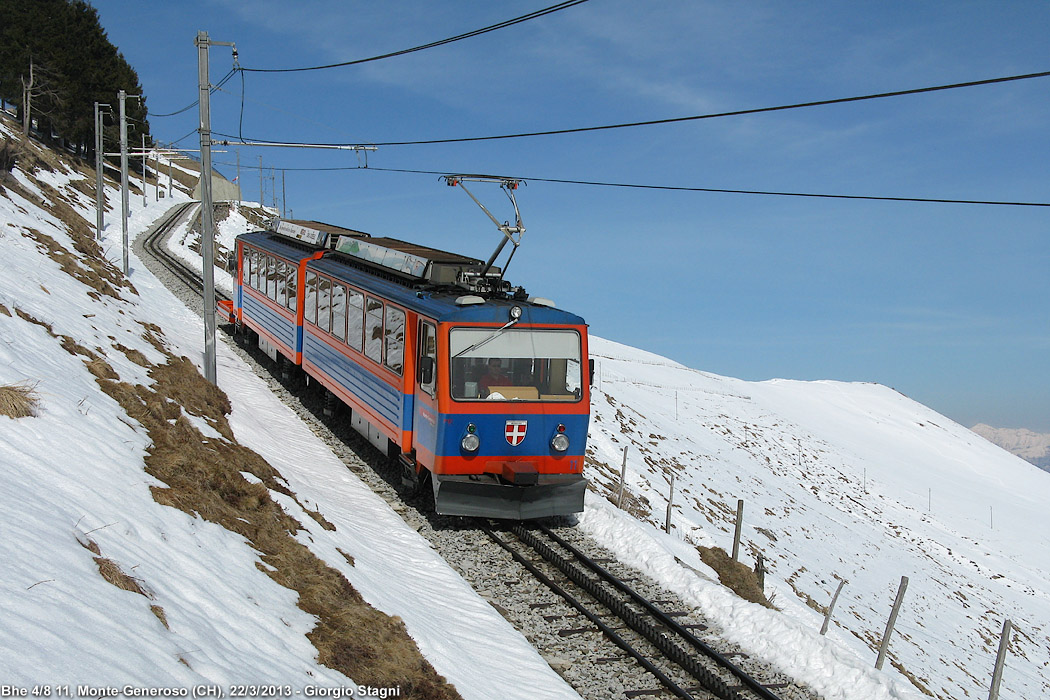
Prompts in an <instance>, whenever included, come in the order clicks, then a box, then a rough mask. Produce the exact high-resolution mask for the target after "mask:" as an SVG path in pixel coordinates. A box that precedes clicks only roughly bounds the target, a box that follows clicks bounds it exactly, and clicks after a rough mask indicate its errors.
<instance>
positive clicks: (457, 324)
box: [221, 219, 590, 519]
mask: <svg viewBox="0 0 1050 700" xmlns="http://www.w3.org/2000/svg"><path fill="white" fill-rule="evenodd" d="M268 228H269V230H266V231H257V232H254V233H246V234H242V235H241V236H238V237H237V239H236V251H235V254H236V274H235V280H234V284H235V290H234V298H233V300H232V301H230V302H225V303H224V305H223V306H222V307H221V311H222V312H223V313H224V314H225V316H226V317H227V319H228V320H229V321H230V322H231V323H234V324H236V326H237V330H238V331H242V332H250V333H251V334H252V335H253V336H257V337H258V341H257V342H258V344H259V346H260V347H261V348H263V349H264V350H265V351H266V352H267V353H268V354H269V355H270V356H271V357H272V358H273V359H275V360H278V359H280V358H284V359H283V360H281V361H282V362H287V363H291V364H294V365H297V366H299V367H300V368H301V369H302V371H303V372H305V373H306V375H308V376H309V377H310V378H311V379H312V380H313V381H317V382H319V383H320V384H321V385H323V387H324V388H325V390H326V392H328V396H329V397H336V398H338V399H339V400H341V401H342V402H343V403H345V404H346V406H348V407H349V408H350V422H351V425H352V426H353V427H354V428H355V429H356V430H357V431H358V432H359V433H361V434H362V435H363V436H365V437H366V438H367V439H368V440H369V441H370V442H371V443H372V444H374V445H375V446H376V447H377V448H379V449H380V450H382V451H383V452H385V453H387V454H388V455H389V456H390V457H391V458H394V459H396V460H398V461H399V463H400V464H401V469H402V480H403V482H404V483H405V484H406V485H407V486H410V487H416V488H423V487H425V486H426V485H427V484H428V483H429V485H430V487H431V488H432V489H433V494H434V504H435V510H436V511H437V512H438V513H441V514H448V515H464V516H476V517H493V518H506V519H529V518H538V517H543V516H550V515H565V514H569V513H575V512H579V511H582V510H583V499H584V493H585V491H586V486H587V482H586V480H585V479H584V476H583V466H584V454H585V451H586V441H587V424H588V419H589V407H590V371H589V368H590V364H589V362H588V356H587V326H586V324H585V322H584V320H583V319H582V318H580V317H579V316H577V315H575V314H572V313H569V312H567V311H562V310H560V309H557V308H555V306H554V304H553V303H552V302H550V301H549V300H546V299H541V298H535V297H529V296H527V295H526V294H525V292H524V290H523V289H521V288H520V287H519V288H514V287H511V286H510V284H509V283H508V282H506V281H504V280H503V277H502V274H501V273H500V270H499V268H495V267H493V266H492V264H491V263H492V261H491V260H490V261H489V262H488V263H487V264H486V263H485V262H483V261H481V260H477V259H474V258H470V257H466V256H462V255H457V254H454V253H448V252H445V251H440V250H436V249H433V248H428V247H423V246H418V245H414V244H410V243H406V242H404V241H400V240H397V239H392V238H376V237H372V236H370V235H369V234H366V233H362V232H360V231H354V230H350V229H344V228H339V227H334V226H330V225H327V224H320V223H318V222H313V221H287V220H284V221H282V220H280V219H275V220H274V221H273V222H271V224H270V226H269V227H268Z"/></svg>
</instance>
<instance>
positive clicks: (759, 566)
mask: <svg viewBox="0 0 1050 700" xmlns="http://www.w3.org/2000/svg"><path fill="white" fill-rule="evenodd" d="M755 578H757V579H758V590H760V591H762V595H765V594H766V560H765V557H763V556H762V555H761V554H759V555H758V556H757V557H756V559H755Z"/></svg>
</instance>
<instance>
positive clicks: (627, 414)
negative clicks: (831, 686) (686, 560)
mask: <svg viewBox="0 0 1050 700" xmlns="http://www.w3.org/2000/svg"><path fill="white" fill-rule="evenodd" d="M591 351H592V354H593V356H594V357H595V358H596V360H597V364H598V368H597V370H596V384H597V387H596V389H597V392H596V398H595V400H594V405H593V408H594V421H595V423H594V426H593V427H592V431H591V436H592V442H591V449H592V452H591V459H592V461H593V465H594V470H593V471H592V472H591V474H592V476H593V477H595V478H596V480H597V481H598V482H599V483H600V484H601V486H602V488H603V491H604V492H605V493H607V494H614V493H615V491H616V488H617V484H618V479H619V471H620V465H621V463H622V458H623V448H624V447H625V446H627V447H628V458H627V462H628V466H627V486H628V488H629V490H630V492H631V494H632V495H633V496H634V498H633V499H632V503H631V510H632V512H635V513H636V514H638V515H640V516H641V517H643V518H647V519H648V520H649V521H650V522H652V523H653V524H654V525H662V524H663V522H664V517H665V512H666V502H667V492H668V478H669V477H670V476H671V475H674V476H675V478H676V481H675V490H676V494H677V495H676V497H675V506H674V515H673V523H674V527H675V530H674V532H675V534H676V535H677V536H678V537H680V538H685V539H687V540H689V541H692V542H696V543H697V544H703V545H710V544H718V545H720V546H722V547H724V548H726V549H727V550H728V549H729V548H730V547H731V542H732V537H733V524H734V520H735V511H736V501H737V499H743V500H744V501H745V509H746V510H745V515H744V520H745V527H744V537H743V539H744V541H745V542H746V545H745V549H744V551H745V552H747V559H748V560H749V563H750V562H751V561H753V557H754V555H756V554H758V553H761V554H762V555H763V557H764V558H765V560H766V565H767V567H768V568H769V570H770V571H771V572H772V576H770V577H767V579H766V580H767V586H768V585H771V586H772V588H773V589H774V591H775V602H776V603H778V604H780V605H781V606H782V607H783V608H784V609H785V610H786V611H788V612H789V613H791V614H792V615H795V616H797V617H798V618H799V619H801V620H805V621H806V624H808V625H811V626H812V627H814V628H819V627H820V625H821V622H822V617H823V616H822V612H823V610H824V606H826V605H827V604H828V603H829V602H830V599H831V596H832V594H833V593H834V591H835V588H836V586H837V583H838V582H837V578H843V579H846V580H847V581H848V583H847V584H846V586H845V587H844V589H843V592H842V596H841V597H840V599H839V601H838V603H837V605H836V608H835V614H834V618H833V623H832V627H831V630H830V631H829V633H828V636H829V637H830V638H831V639H834V640H836V641H838V642H840V643H841V644H843V645H846V646H849V647H850V648H852V649H853V650H854V651H855V652H856V653H857V654H859V655H860V656H862V657H865V658H868V659H870V661H871V662H873V661H874V658H875V655H876V651H875V650H876V649H877V645H878V643H879V641H880V640H881V637H882V632H883V627H884V625H885V622H886V619H887V617H888V614H889V610H890V607H891V605H892V603H893V599H894V596H895V594H896V591H897V586H898V583H899V581H900V577H901V576H908V577H909V581H910V583H909V587H908V589H907V594H906V597H905V602H904V606H903V608H902V612H901V615H900V618H899V619H898V622H897V628H896V629H897V633H896V635H895V636H894V637H893V641H892V644H891V646H890V650H891V653H890V660H891V663H892V664H893V666H894V667H895V668H897V669H898V670H899V671H900V672H901V673H902V674H904V675H905V676H906V677H907V678H908V679H909V681H911V682H912V683H913V684H914V686H915V687H916V688H918V689H920V690H921V691H922V692H924V693H932V694H933V695H935V696H936V697H941V698H964V697H971V698H977V697H982V698H983V697H987V693H988V679H989V677H990V675H991V669H992V666H993V662H994V658H995V652H996V648H997V644H998V639H999V635H1000V632H1001V629H1002V624H1003V619H1004V618H1010V619H1011V620H1012V621H1013V623H1014V624H1015V625H1016V626H1018V628H1019V629H1020V630H1023V632H1021V633H1018V634H1017V635H1016V636H1015V637H1014V639H1013V643H1012V645H1011V647H1010V650H1011V654H1012V656H1011V658H1010V660H1009V662H1008V670H1007V672H1006V678H1005V679H1004V689H1003V691H1002V695H1001V697H1017V698H1034V697H1046V696H1047V695H1048V693H1050V669H1048V659H1050V636H1048V635H1050V587H1048V585H1047V574H1048V572H1050V542H1048V540H1047V537H1046V533H1047V532H1050V510H1048V509H1047V507H1046V504H1047V503H1048V502H1050V475H1048V474H1046V473H1045V472H1041V471H1039V470H1038V469H1036V468H1035V467H1033V466H1032V465H1030V464H1028V463H1026V462H1024V461H1022V460H1021V459H1019V458H1017V457H1014V456H1013V455H1010V454H1008V453H1006V452H1004V451H1003V450H1001V449H999V448H997V447H995V446H994V445H992V444H991V443H989V442H987V441H985V440H984V439H982V438H980V437H978V436H977V435H975V434H974V433H972V432H970V431H969V430H967V429H966V428H964V427H962V426H960V425H958V424H955V423H953V422H952V421H950V420H949V419H947V418H945V417H944V416H941V415H939V414H937V413H935V412H934V411H932V410H930V409H928V408H926V407H925V406H922V405H920V404H918V403H916V402H914V401H912V400H910V399H908V398H907V397H905V396H903V395H901V394H899V393H897V392H895V391H893V390H892V389H889V388H887V387H884V386H879V385H875V384H847V383H841V382H797V381H785V380H773V381H768V382H745V381H740V380H736V379H731V378H726V377H718V376H715V375H711V374H707V373H704V372H699V371H696V370H693V369H689V368H687V367H683V366H681V365H679V364H677V363H674V362H672V361H670V360H666V359H664V358H660V357H658V356H655V355H652V354H650V353H645V352H642V351H639V350H635V349H632V348H628V347H625V346H622V345H618V344H616V343H611V342H608V341H600V340H597V339H596V340H595V341H594V343H593V344H592V347H591ZM803 604H804V605H807V606H809V608H812V610H810V609H809V608H807V607H803ZM742 643H744V644H745V645H746V646H754V642H753V641H751V642H750V643H749V642H748V641H742ZM1007 688H1009V690H1007Z"/></svg>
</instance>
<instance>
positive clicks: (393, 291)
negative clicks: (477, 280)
mask: <svg viewBox="0 0 1050 700" xmlns="http://www.w3.org/2000/svg"><path fill="white" fill-rule="evenodd" d="M296 223H297V224H298V223H299V222H296ZM332 228H339V227H332ZM343 230H348V229H343ZM356 233H361V232H356ZM238 238H239V239H241V240H243V241H245V242H248V243H251V244H252V245H253V246H256V247H258V248H260V249H263V250H266V251H268V252H272V253H273V254H275V255H279V256H281V257H283V258H285V259H288V260H294V261H296V262H298V261H301V260H303V259H304V258H308V257H312V256H314V255H315V254H316V253H318V252H320V251H321V250H323V249H322V248H319V247H317V246H316V245H311V244H309V243H306V242H301V241H300V240H298V239H296V240H293V239H291V238H288V237H286V236H282V235H277V234H276V233H274V232H272V231H256V232H254V233H245V234H241V235H240V236H238ZM342 243H343V244H344V245H343V246H341V248H346V249H343V250H341V249H340V247H337V248H336V249H335V250H334V251H333V250H326V251H325V254H324V257H322V258H319V259H317V260H312V261H310V263H309V265H308V267H309V268H311V269H316V270H318V271H319V272H323V273H324V274H326V275H329V276H331V277H333V278H336V279H339V280H342V281H345V282H347V283H349V284H352V285H354V286H356V287H359V288H363V289H366V290H369V291H372V292H374V293H376V294H377V295H378V296H382V297H384V298H386V299H389V300H391V301H393V302H395V303H397V304H399V305H401V306H404V307H406V308H409V309H412V310H413V311H416V312H417V313H421V314H425V315H427V316H429V317H431V318H434V319H436V320H439V321H460V322H465V323H501V324H502V323H506V322H507V320H508V319H509V314H510V309H511V308H512V307H514V306H519V307H521V309H522V312H523V313H522V323H538V324H569V325H584V324H585V321H584V320H583V319H582V318H581V317H579V316H577V315H576V314H573V313H570V312H568V311H563V310H561V309H557V308H555V307H554V305H553V302H550V301H549V300H545V299H535V298H520V295H518V298H515V297H514V296H509V295H506V296H505V295H501V294H497V295H488V296H487V297H482V296H476V295H474V294H471V292H470V291H469V290H467V289H464V288H461V287H458V286H456V284H455V283H456V279H457V277H458V273H459V272H461V271H463V270H475V269H479V268H480V266H483V265H484V263H482V262H481V261H480V260H477V259H475V258H469V257H467V256H463V255H458V254H456V253H449V252H447V251H442V250H438V249H436V248H428V247H426V246H419V245H416V244H413V243H408V242H405V241H400V240H398V239H394V238H374V237H371V236H369V235H368V234H363V235H362V236H361V238H359V239H354V240H353V241H345V240H344V241H342ZM351 243H356V244H358V245H357V250H356V251H352V252H351V251H349V250H348V249H349V246H350V244H351ZM370 244H376V247H375V248H374V249H373V248H369V247H368V245H370ZM384 251H387V252H392V253H394V254H397V255H404V256H407V257H406V258H405V259H400V258H396V257H395V258H393V259H390V260H386V264H383V263H382V262H376V261H375V260H372V259H370V256H372V257H374V256H378V255H387V254H388V253H384ZM355 253H356V254H355ZM384 259H385V258H384ZM399 260H400V262H398V261H399ZM420 261H422V265H423V266H424V268H425V273H422V274H414V273H413V271H412V270H407V271H403V270H401V269H399V267H402V268H406V269H407V268H410V267H413V266H415V268H416V269H417V270H418V269H419V266H420V264H421V263H420ZM495 269H496V271H497V273H498V268H495Z"/></svg>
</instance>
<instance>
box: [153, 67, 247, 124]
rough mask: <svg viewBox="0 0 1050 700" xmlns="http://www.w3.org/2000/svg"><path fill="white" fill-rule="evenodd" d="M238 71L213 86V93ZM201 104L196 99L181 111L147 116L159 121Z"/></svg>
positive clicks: (233, 69) (230, 73) (232, 70)
mask: <svg viewBox="0 0 1050 700" xmlns="http://www.w3.org/2000/svg"><path fill="white" fill-rule="evenodd" d="M237 71H238V68H236V67H235V68H231V69H230V72H229V73H227V74H226V75H224V76H223V77H222V80H220V81H219V82H218V83H216V84H215V85H213V86H212V87H211V91H212V93H214V92H215V91H216V90H218V89H219V88H221V87H222V86H223V85H225V84H226V83H227V82H229V80H230V78H232V77H233V76H234V74H236V73H237ZM200 103H201V101H200V99H196V100H194V101H193V102H191V103H190V104H188V105H186V106H185V107H183V108H182V109H180V110H176V111H174V112H168V113H167V114H153V113H152V112H146V116H148V117H153V118H155V119H158V118H160V117H174V116H176V115H179V114H182V113H183V112H188V111H190V110H191V109H193V108H194V107H196V106H197V105H199V104H200Z"/></svg>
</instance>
